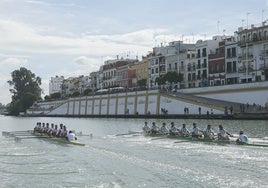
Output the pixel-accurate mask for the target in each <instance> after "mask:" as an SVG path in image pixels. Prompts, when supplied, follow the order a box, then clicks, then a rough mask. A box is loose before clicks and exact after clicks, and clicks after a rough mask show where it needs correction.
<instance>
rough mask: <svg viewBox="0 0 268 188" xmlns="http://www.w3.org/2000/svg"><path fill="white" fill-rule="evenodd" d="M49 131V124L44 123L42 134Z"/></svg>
mask: <svg viewBox="0 0 268 188" xmlns="http://www.w3.org/2000/svg"><path fill="white" fill-rule="evenodd" d="M48 131H49V123H46V126H45V128H44V129H43V133H46V134H47V132H48Z"/></svg>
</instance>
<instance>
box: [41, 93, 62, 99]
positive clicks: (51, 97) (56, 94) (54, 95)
mask: <svg viewBox="0 0 268 188" xmlns="http://www.w3.org/2000/svg"><path fill="white" fill-rule="evenodd" d="M60 98H61V93H60V92H56V93H52V94H50V95H46V96H45V97H44V99H45V100H53V99H60Z"/></svg>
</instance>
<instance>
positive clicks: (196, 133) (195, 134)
mask: <svg viewBox="0 0 268 188" xmlns="http://www.w3.org/2000/svg"><path fill="white" fill-rule="evenodd" d="M202 136H203V133H202V131H201V130H200V129H199V128H198V127H197V126H196V123H193V129H192V137H196V138H200V137H202Z"/></svg>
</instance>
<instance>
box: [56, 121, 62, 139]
mask: <svg viewBox="0 0 268 188" xmlns="http://www.w3.org/2000/svg"><path fill="white" fill-rule="evenodd" d="M61 133H63V124H62V123H61V124H60V127H59V129H58V132H57V133H56V136H57V137H60V136H61Z"/></svg>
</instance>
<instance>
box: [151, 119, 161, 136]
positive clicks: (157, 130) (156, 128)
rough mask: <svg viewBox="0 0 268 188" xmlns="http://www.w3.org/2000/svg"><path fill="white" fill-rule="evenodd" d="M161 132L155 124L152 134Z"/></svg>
mask: <svg viewBox="0 0 268 188" xmlns="http://www.w3.org/2000/svg"><path fill="white" fill-rule="evenodd" d="M158 132H159V128H158V127H157V126H156V125H155V122H153V125H152V127H151V133H153V134H157V133H158Z"/></svg>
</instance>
